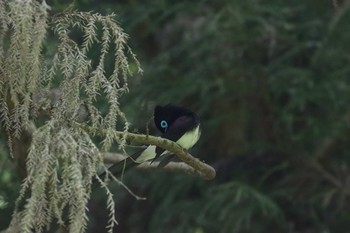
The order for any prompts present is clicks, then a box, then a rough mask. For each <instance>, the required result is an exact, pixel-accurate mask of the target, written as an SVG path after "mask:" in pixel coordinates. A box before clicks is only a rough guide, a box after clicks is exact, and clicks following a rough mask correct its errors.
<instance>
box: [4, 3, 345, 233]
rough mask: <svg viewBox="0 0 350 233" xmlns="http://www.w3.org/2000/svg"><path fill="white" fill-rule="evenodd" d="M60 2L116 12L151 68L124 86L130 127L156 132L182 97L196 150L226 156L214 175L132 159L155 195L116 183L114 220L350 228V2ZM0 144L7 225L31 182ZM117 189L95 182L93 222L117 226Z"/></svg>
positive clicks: (170, 225) (126, 229)
mask: <svg viewBox="0 0 350 233" xmlns="http://www.w3.org/2000/svg"><path fill="white" fill-rule="evenodd" d="M48 4H49V5H51V6H52V14H54V13H56V12H60V11H61V10H63V9H65V8H66V7H69V6H70V7H72V6H73V5H72V4H74V7H75V8H77V9H79V10H83V11H94V12H100V13H101V14H110V13H116V15H117V19H118V22H119V23H120V25H121V26H122V27H123V28H124V30H125V32H126V33H128V34H129V36H130V39H129V45H130V46H131V47H132V49H133V51H134V52H135V53H136V54H137V56H138V59H139V61H140V63H141V66H142V68H143V70H144V73H143V75H142V76H141V75H136V76H134V77H133V78H131V79H130V80H129V88H130V93H129V94H127V95H124V96H123V97H122V104H121V105H122V110H123V111H124V112H125V113H126V115H127V117H128V120H129V121H130V122H131V123H132V129H133V130H135V131H136V132H142V133H144V132H145V130H146V124H147V122H148V121H149V119H150V117H151V116H152V114H153V108H154V107H155V105H156V104H160V105H164V104H167V103H169V102H175V103H180V104H183V105H185V106H187V107H189V108H191V109H193V110H194V111H196V112H197V113H198V114H199V115H200V117H201V119H202V122H203V129H202V137H201V139H200V141H199V142H198V144H197V145H196V146H195V148H193V149H192V150H191V153H192V154H193V155H195V156H198V157H200V158H201V159H202V160H204V161H206V162H207V163H209V164H210V165H212V166H214V167H215V168H216V169H217V178H216V179H215V180H214V181H210V182H209V181H203V180H202V179H201V178H199V177H194V176H189V175H184V174H174V173H165V172H161V171H157V172H154V171H153V172H141V171H135V170H132V171H130V172H128V173H127V174H126V175H125V177H124V182H125V184H126V185H128V186H129V187H130V188H131V189H132V190H133V191H134V192H135V193H136V194H138V195H140V196H145V197H147V200H146V201H137V200H135V198H134V197H132V196H131V195H130V194H128V193H127V192H126V191H125V190H124V189H122V188H121V187H119V186H118V185H117V184H112V185H111V188H112V189H113V190H114V191H113V192H114V193H115V200H116V202H117V205H118V206H117V207H116V214H117V220H118V222H119V226H118V227H117V228H116V229H115V232H122V233H147V232H152V233H157V232H173V233H175V232H176V233H177V232H178V233H187V232H191V233H226V232H227V233H235V232H239V233H246V232H247V233H248V232H252V233H253V232H254V233H258V232H266V233H277V232H290V233H318V232H324V233H328V232H336V233H339V232H350V226H349V219H350V208H349V207H350V200H349V195H350V170H349V162H350V159H349V151H350V143H349V136H350V128H349V126H350V125H349V122H350V109H349V106H350V86H349V85H350V80H349V74H350V66H349V60H350V46H349V41H350V30H349V22H350V11H349V6H348V5H349V4H348V1H344V2H342V1H340V2H338V5H339V6H338V7H335V6H334V5H333V3H332V1H330V0H329V1H319V0H308V1H278V0H268V1H267V0H260V1H259V0H246V1H241V0H226V1H225V0H216V1H209V0H202V1H169V0H153V1H141V0H124V1H98V0H95V1H92V0H85V1H75V2H74V3H72V2H70V1H66V2H64V1H53V0H52V1H48ZM46 46H47V48H48V49H47V50H48V51H49V47H50V43H48V45H46ZM132 66H133V64H131V68H132ZM107 68H108V67H107ZM151 133H155V131H154V130H153V128H151ZM0 156H1V157H0V158H1V163H0V169H1V171H2V172H1V174H0V185H1V188H0V229H4V228H6V227H7V225H8V223H9V220H10V218H11V213H12V210H13V203H14V200H15V199H16V197H17V196H18V190H19V185H20V181H19V179H18V178H17V177H16V175H15V173H14V171H13V169H12V168H11V163H10V159H9V156H8V154H7V151H6V142H5V139H4V138H2V139H1V147H0ZM105 198H106V197H105V195H104V194H103V191H101V192H99V191H96V192H95V193H94V197H93V199H92V201H91V202H90V204H89V215H90V226H89V229H88V232H104V231H105V225H106V221H107V220H106V219H107V214H108V213H107V212H106V211H105V207H106V204H105V203H106V201H105ZM1 199H3V200H4V201H5V202H6V203H7V204H5V205H4V204H3V203H1Z"/></svg>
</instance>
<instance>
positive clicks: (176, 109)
mask: <svg viewBox="0 0 350 233" xmlns="http://www.w3.org/2000/svg"><path fill="white" fill-rule="evenodd" d="M153 117H154V124H155V126H156V127H157V129H158V130H159V131H160V133H161V136H160V137H161V138H165V139H168V140H171V141H174V142H176V143H177V144H178V145H179V146H181V147H182V148H183V149H185V150H188V149H190V148H192V147H193V146H194V145H195V144H196V143H197V141H198V140H199V138H200V135H201V122H200V119H199V117H198V115H197V114H196V113H195V112H193V111H192V110H190V109H189V108H186V107H184V106H182V105H178V104H174V103H170V104H167V105H165V106H160V105H157V106H156V107H155V109H154V114H153ZM165 155H166V156H165ZM130 157H131V158H132V159H130V158H126V160H122V161H120V162H118V163H117V164H114V165H112V166H111V167H110V168H109V171H110V172H111V173H112V174H114V175H116V174H119V173H121V172H122V171H124V170H127V169H129V168H131V167H133V166H137V165H139V164H141V163H144V162H148V161H150V162H151V163H153V162H154V161H156V160H159V159H160V162H159V167H164V166H165V165H166V164H167V163H169V162H170V160H171V159H172V157H173V155H172V154H171V153H170V152H168V151H166V150H164V149H163V148H161V147H157V146H154V145H149V146H148V147H147V148H146V149H143V150H141V151H139V152H136V153H135V154H133V155H131V156H130ZM162 157H165V158H164V160H162ZM120 165H122V166H120ZM103 175H105V173H103V174H102V175H100V177H102V176H103Z"/></svg>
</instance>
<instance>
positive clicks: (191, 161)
mask: <svg viewBox="0 0 350 233" xmlns="http://www.w3.org/2000/svg"><path fill="white" fill-rule="evenodd" d="M75 124H76V126H78V127H80V128H83V129H85V130H87V131H88V132H96V129H92V128H91V127H90V126H88V125H86V124H81V123H75ZM98 133H99V134H101V135H103V136H106V135H112V136H113V137H114V139H115V140H116V141H119V140H121V139H126V140H128V141H130V142H134V143H139V144H147V145H155V146H158V147H161V148H163V149H165V150H167V151H169V152H171V153H173V154H175V155H176V156H177V157H179V158H180V159H181V160H182V161H183V162H185V163H187V164H188V165H190V166H191V167H192V168H193V169H195V170H196V171H197V172H198V174H199V175H200V176H201V177H203V178H204V179H206V180H212V179H214V178H215V176H216V171H215V169H214V168H213V167H211V166H209V165H208V164H206V163H204V162H201V161H200V160H199V159H197V158H195V157H193V156H192V155H191V154H189V153H188V152H187V151H186V150H184V149H183V148H182V147H181V146H179V145H178V144H177V143H176V142H173V141H170V140H168V139H165V138H160V137H155V136H150V135H144V134H134V133H129V132H121V131H112V132H111V131H108V132H107V130H99V131H98Z"/></svg>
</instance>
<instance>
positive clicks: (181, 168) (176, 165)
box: [103, 153, 205, 178]
mask: <svg viewBox="0 0 350 233" xmlns="http://www.w3.org/2000/svg"><path fill="white" fill-rule="evenodd" d="M103 157H104V162H105V163H111V164H118V163H120V162H122V161H123V160H124V159H127V158H128V156H125V155H122V154H118V153H106V154H104V156H103ZM158 165H159V162H153V163H151V162H145V163H142V164H140V165H138V166H136V167H135V169H138V170H144V171H148V170H156V169H161V170H164V171H169V172H182V173H186V174H191V175H192V174H196V175H199V176H202V177H203V174H202V173H200V172H199V171H197V170H196V169H194V168H193V167H191V166H189V165H188V164H186V163H184V162H169V163H168V164H167V165H165V166H164V167H162V168H159V167H158ZM204 178H205V177H204Z"/></svg>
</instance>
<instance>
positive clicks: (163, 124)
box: [160, 120, 168, 129]
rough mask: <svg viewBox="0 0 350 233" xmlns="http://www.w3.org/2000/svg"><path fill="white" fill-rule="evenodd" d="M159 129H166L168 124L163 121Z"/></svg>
mask: <svg viewBox="0 0 350 233" xmlns="http://www.w3.org/2000/svg"><path fill="white" fill-rule="evenodd" d="M160 127H162V128H163V129H165V128H168V123H167V122H166V121H164V120H163V121H161V122H160Z"/></svg>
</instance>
